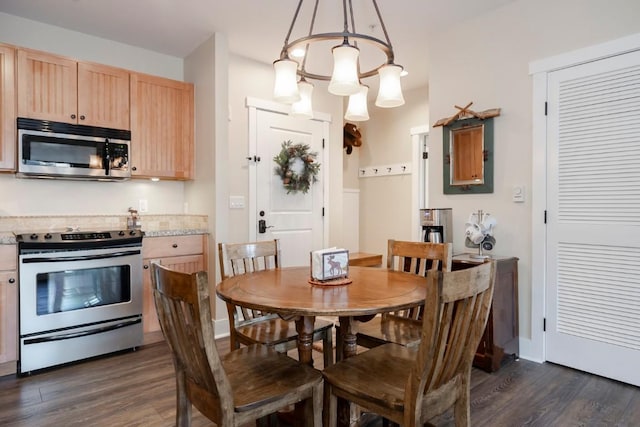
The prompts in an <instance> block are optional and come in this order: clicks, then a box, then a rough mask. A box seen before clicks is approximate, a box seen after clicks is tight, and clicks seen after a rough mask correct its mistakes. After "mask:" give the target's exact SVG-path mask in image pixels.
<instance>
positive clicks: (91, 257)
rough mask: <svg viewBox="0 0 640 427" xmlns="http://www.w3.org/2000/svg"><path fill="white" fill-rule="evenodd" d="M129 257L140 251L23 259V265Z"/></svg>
mask: <svg viewBox="0 0 640 427" xmlns="http://www.w3.org/2000/svg"><path fill="white" fill-rule="evenodd" d="M130 255H140V251H139V250H136V251H123V252H113V253H110V254H101V255H86V256H76V257H73V256H69V257H38V258H23V259H22V261H21V262H22V263H23V264H35V263H43V262H69V261H91V260H96V259H108V258H121V257H124V256H130Z"/></svg>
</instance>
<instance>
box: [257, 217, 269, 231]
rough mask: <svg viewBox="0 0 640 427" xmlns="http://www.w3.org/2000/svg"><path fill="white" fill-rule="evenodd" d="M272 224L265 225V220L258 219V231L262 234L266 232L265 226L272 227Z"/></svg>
mask: <svg viewBox="0 0 640 427" xmlns="http://www.w3.org/2000/svg"><path fill="white" fill-rule="evenodd" d="M272 227H273V225H267V221H265V220H264V219H261V220H259V221H258V233H260V234H264V233H266V232H267V228H272Z"/></svg>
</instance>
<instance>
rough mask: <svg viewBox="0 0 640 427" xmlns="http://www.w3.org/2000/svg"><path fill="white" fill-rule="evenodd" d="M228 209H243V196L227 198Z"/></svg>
mask: <svg viewBox="0 0 640 427" xmlns="http://www.w3.org/2000/svg"><path fill="white" fill-rule="evenodd" d="M229 208H230V209H244V196H229Z"/></svg>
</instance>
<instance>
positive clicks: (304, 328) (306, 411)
mask: <svg viewBox="0 0 640 427" xmlns="http://www.w3.org/2000/svg"><path fill="white" fill-rule="evenodd" d="M315 320H316V318H315V317H314V316H300V317H298V318H296V332H297V333H298V360H299V361H300V362H301V363H305V364H307V365H309V366H313V324H314V323H315ZM304 420H313V404H312V402H311V401H308V402H306V404H305V402H300V403H297V404H296V409H295V420H294V423H295V425H296V427H307V426H306V423H305V421H304Z"/></svg>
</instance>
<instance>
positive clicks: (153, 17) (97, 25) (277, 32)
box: [0, 0, 515, 88]
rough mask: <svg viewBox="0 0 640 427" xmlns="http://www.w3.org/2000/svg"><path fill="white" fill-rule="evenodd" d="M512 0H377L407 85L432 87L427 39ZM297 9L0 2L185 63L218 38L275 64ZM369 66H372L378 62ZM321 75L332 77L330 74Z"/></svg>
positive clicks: (278, 3) (323, 20)
mask: <svg viewBox="0 0 640 427" xmlns="http://www.w3.org/2000/svg"><path fill="white" fill-rule="evenodd" d="M352 1H353V8H354V15H355V19H356V30H357V31H358V32H361V33H367V34H371V35H374V36H375V37H377V38H380V39H384V33H383V32H382V29H381V26H380V25H379V24H378V21H377V18H376V16H375V12H374V9H373V7H372V6H371V2H370V1H369V0H352ZM512 1H515V0H482V1H478V0H378V6H379V8H380V12H381V14H382V16H383V19H384V24H385V26H386V29H387V32H388V34H389V38H390V39H391V42H392V45H393V48H394V51H395V62H396V63H397V64H400V65H403V66H404V67H405V69H406V70H407V71H408V72H409V74H408V75H407V76H406V77H404V79H403V87H404V88H413V87H419V86H422V85H426V84H427V72H428V66H427V52H426V50H427V41H428V38H429V34H430V33H432V32H434V31H438V30H442V29H444V28H446V27H451V26H453V25H456V24H459V23H461V22H463V21H464V20H466V19H469V18H472V17H473V16H476V15H479V14H482V13H485V12H487V11H489V10H492V9H495V8H497V7H500V6H502V5H504V4H506V3H510V2H512ZM297 4H298V0H47V1H43V0H0V12H4V13H7V14H11V15H17V16H21V17H24V18H28V19H32V20H35V21H40V22H44V23H47V24H51V25H55V26H59V27H63V28H67V29H70V30H74V31H79V32H82V33H85V34H91V35H95V36H98V37H102V38H106V39H110V40H114V41H118V42H121V43H125V44H129V45H133V46H138V47H141V48H145V49H149V50H152V51H156V52H160V53H164V54H167V55H171V56H176V57H180V58H183V57H185V56H187V55H188V54H189V53H191V52H192V51H193V50H194V49H195V48H196V47H197V46H198V45H199V44H200V43H202V42H203V41H205V40H206V39H208V38H209V37H210V36H211V35H212V34H213V33H214V32H218V33H224V34H226V36H227V39H228V43H229V50H230V51H231V52H232V53H235V54H238V55H242V56H245V57H248V58H251V59H255V60H258V61H260V62H264V63H269V64H270V63H271V62H273V61H274V60H275V59H277V58H278V56H279V54H280V49H281V48H282V45H283V41H284V37H285V35H286V32H287V30H288V28H289V25H290V24H291V20H292V18H293V13H294V11H295V8H296V5H297ZM312 6H313V2H311V1H310V0H307V1H306V2H304V5H303V10H302V11H301V18H300V19H299V23H300V32H299V33H298V34H297V35H296V30H295V29H294V32H293V33H292V37H291V39H293V38H297V37H300V36H302V35H304V33H306V32H308V30H309V23H310V20H309V19H305V20H304V21H303V18H302V16H303V14H305V13H306V12H305V8H307V9H309V13H308V16H310V13H311V12H310V9H311V7H312ZM304 16H306V15H304ZM329 22H331V25H329V24H328V23H329ZM321 25H326V27H323V28H325V29H324V31H334V32H335V31H341V30H342V2H340V1H339V0H322V1H321V2H320V6H319V11H318V19H317V25H316V28H317V29H321ZM334 44H335V43H334ZM360 48H361V49H362V52H361V57H362V61H363V64H362V65H363V66H364V65H365V62H366V60H367V58H366V50H365V49H366V48H363V46H362V44H361V45H360ZM328 50H329V49H327V51H328ZM323 61H325V60H324V59H322V60H319V63H320V62H323ZM371 61H372V64H373V66H375V65H376V64H377V65H379V64H380V63H381V61H379V60H378V59H371ZM326 62H327V63H330V60H327V61H326ZM319 63H318V65H317V66H318V67H323V65H319ZM309 65H310V66H311V64H309ZM326 66H328V67H330V65H326V64H325V65H324V67H326ZM317 71H323V73H324V74H330V70H329V71H328V72H325V71H326V69H322V70H320V69H318V70H317ZM365 83H366V81H365Z"/></svg>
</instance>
